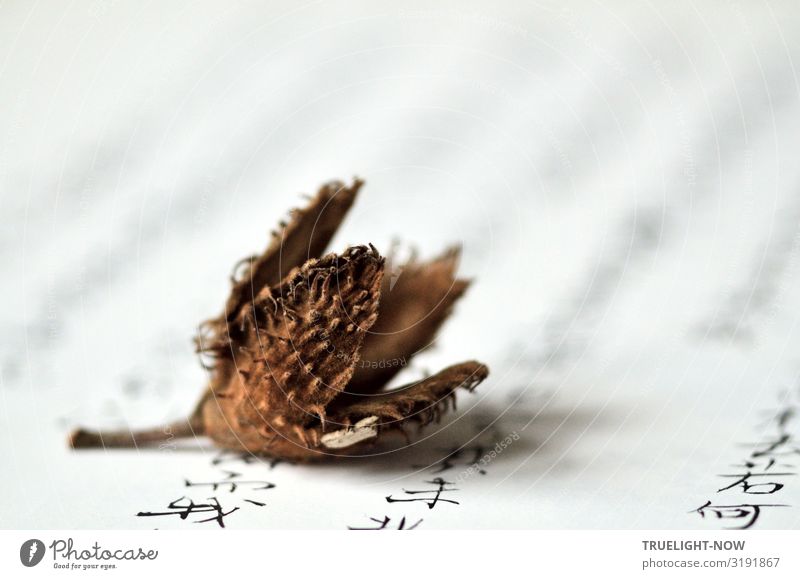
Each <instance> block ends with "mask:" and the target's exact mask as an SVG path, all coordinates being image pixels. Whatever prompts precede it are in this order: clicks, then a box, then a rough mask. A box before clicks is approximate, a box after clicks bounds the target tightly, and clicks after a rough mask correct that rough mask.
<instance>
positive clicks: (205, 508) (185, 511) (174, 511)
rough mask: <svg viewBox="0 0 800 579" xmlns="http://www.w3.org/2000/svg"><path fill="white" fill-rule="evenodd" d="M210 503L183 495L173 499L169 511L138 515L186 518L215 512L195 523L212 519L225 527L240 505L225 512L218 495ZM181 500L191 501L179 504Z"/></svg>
mask: <svg viewBox="0 0 800 579" xmlns="http://www.w3.org/2000/svg"><path fill="white" fill-rule="evenodd" d="M207 500H208V501H209V502H208V503H195V502H194V501H193V500H191V499H188V498H186V497H181V498H179V499H177V500H174V501H172V502H171V503H170V504H169V506H168V507H167V508H168V509H170V510H169V511H164V512H161V513H152V512H147V513H143V512H140V513H136V516H137V517H163V516H167V515H178V516H179V517H180V518H181V520H186V519H187V518H188V517H189V515H193V514H195V513H215V514H214V516H212V517H209V518H207V519H202V520H199V521H193V522H195V523H208V522H210V521H216V522H217V523H218V524H219V526H220V527H223V528H224V527H225V522H224V520H223V519H224V518H225V517H226V516H228V515H230V514H231V513H232V512H234V511H238V510H239V507H234V508H232V509H231V510H230V511H228V512H225V511H224V510H223V509H222V506H221V505H220V504H219V501H218V500H217V498H216V497H211V498H209V499H207ZM181 501H189V503H188V504H179V503H180V502H181Z"/></svg>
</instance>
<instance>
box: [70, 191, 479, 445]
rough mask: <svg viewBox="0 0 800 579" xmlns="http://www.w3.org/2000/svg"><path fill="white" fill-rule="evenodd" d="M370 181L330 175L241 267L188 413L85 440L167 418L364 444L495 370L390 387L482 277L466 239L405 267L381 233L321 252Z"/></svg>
mask: <svg viewBox="0 0 800 579" xmlns="http://www.w3.org/2000/svg"><path fill="white" fill-rule="evenodd" d="M361 186H362V181H360V180H355V181H354V182H353V184H352V185H351V186H349V187H347V186H345V185H344V184H342V183H340V182H333V183H329V184H326V185H324V186H323V187H322V188H321V189H320V190H319V192H318V193H317V195H316V196H315V197H313V198H312V199H311V202H310V203H309V204H308V206H307V207H305V208H303V209H295V210H294V211H292V212H291V214H290V219H289V221H288V222H285V223H284V222H282V223H281V225H280V228H279V230H278V231H275V232H273V234H272V241H271V243H270V244H269V246H268V247H267V249H266V250H265V251H264V252H263V253H262V254H261V255H259V256H253V257H251V258H248V259H246V260H243V262H241V263H240V266H243V267H237V269H243V271H242V273H240V274H239V275H238V276H235V277H234V279H233V287H232V289H231V294H230V297H229V298H228V300H227V302H226V305H225V310H224V311H223V313H222V314H220V316H218V317H216V318H214V319H212V320H208V321H207V322H204V323H203V324H201V329H200V332H199V335H198V337H197V339H196V343H197V348H198V351H199V352H200V353H201V355H203V356H204V357H206V359H208V360H209V364H208V368H209V370H210V373H211V374H210V380H209V384H208V387H207V388H206V390H205V391H204V393H203V395H202V396H201V398H200V401H199V402H198V404H197V407H196V409H195V411H194V412H193V413H192V415H191V416H190V417H189V418H188V419H187V420H185V421H179V422H177V423H175V424H174V425H169V427H168V428H161V429H154V430H151V431H144V432H111V433H103V432H91V431H87V430H78V431H76V432H75V433H73V435H72V437H71V444H72V446H73V447H75V448H84V447H96V446H138V445H140V444H150V443H154V442H158V441H160V440H163V439H164V438H165V436H163V433H165V432H167V431H168V432H169V433H170V434H169V435H170V437H174V436H181V435H185V436H191V435H201V434H205V435H207V436H209V437H210V438H211V439H212V440H213V441H214V443H215V444H216V445H218V446H219V447H222V448H227V449H233V450H237V451H246V452H251V453H254V454H258V455H264V456H270V457H276V458H285V459H300V460H304V459H312V458H320V457H324V456H328V455H348V454H355V453H361V452H363V451H364V449H365V448H367V447H369V446H370V445H372V444H374V442H375V441H376V440H378V439H380V438H382V436H383V435H384V434H385V433H387V432H390V431H393V430H397V431H401V432H403V433H404V434H406V433H407V429H408V427H409V425H411V424H417V425H419V426H424V425H426V424H428V423H430V422H431V421H434V420H438V419H439V417H440V416H441V414H442V413H443V412H444V411H446V410H447V408H448V403H449V402H450V401H453V406H454V405H455V403H454V396H455V391H456V390H457V389H458V388H465V389H468V390H472V389H473V388H474V387H475V386H477V384H479V383H480V382H481V381H482V380H484V379H485V378H486V376H487V375H488V369H487V368H486V366H484V365H483V364H480V363H478V362H464V363H461V364H457V365H454V366H450V367H448V368H446V369H444V370H442V371H441V372H438V373H437V374H434V375H433V376H430V377H428V378H426V379H424V380H421V381H418V382H415V383H412V384H408V385H406V386H402V387H399V388H396V389H393V390H388V391H387V390H386V388H385V387H386V384H387V382H388V381H389V380H391V379H392V378H393V377H394V376H395V374H396V373H397V372H398V371H399V370H401V369H402V367H404V366H406V365H407V363H408V360H410V359H411V358H412V357H413V356H414V355H415V354H416V353H418V352H420V351H423V350H424V349H426V348H427V347H429V346H430V345H431V344H432V342H433V340H434V338H435V335H436V333H437V331H438V329H439V328H440V326H441V325H442V323H443V322H444V320H445V319H446V318H447V317H448V315H449V314H450V313H451V311H452V307H453V304H454V303H455V302H456V301H457V300H458V298H460V297H461V296H462V295H463V294H464V292H465V290H466V289H467V287H468V285H469V284H468V282H467V281H465V280H461V279H458V278H456V273H455V272H456V268H457V264H458V258H459V253H460V252H459V250H458V249H457V248H453V249H450V250H448V251H447V252H445V253H444V254H443V255H442V256H440V257H438V258H436V259H434V260H432V261H428V262H420V261H418V260H417V259H416V257H415V256H412V258H411V259H410V260H409V261H408V262H407V263H405V264H404V265H403V266H402V267H401V268H400V275H399V276H395V279H393V280H390V276H388V275H384V267H385V260H384V258H383V257H381V256H380V255H379V254H378V252H377V250H376V249H375V248H374V247H372V246H355V247H350V248H348V249H347V250H346V251H344V252H343V253H341V254H338V255H337V254H329V255H325V256H324V257H321V255H322V252H323V251H324V250H325V248H326V247H327V245H328V243H329V242H330V240H331V238H332V237H333V235H334V233H335V232H336V230H337V229H338V227H339V225H340V224H341V222H342V220H343V219H344V217H345V215H346V214H347V212H348V210H349V209H350V207H351V206H352V204H353V202H354V200H355V198H356V196H357V193H358V191H359V189H360V188H361ZM392 259H394V256H392ZM361 360H363V362H364V363H359V362H360V361H361ZM400 361H402V363H399V362H400ZM159 433H161V435H160V434H159Z"/></svg>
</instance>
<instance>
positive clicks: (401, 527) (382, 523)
mask: <svg viewBox="0 0 800 579" xmlns="http://www.w3.org/2000/svg"><path fill="white" fill-rule="evenodd" d="M369 520H370V521H375V522H376V523H378V526H377V527H347V528H348V529H349V530H350V531H385V530H387V529H389V523H390V522H391V520H392V519H390V518H389V517H388V516H386V517H383V520H381V519H376V518H375V517H370V518H369ZM421 522H422V519H420V520H418V521H417V522H416V523H414V524H413V525H411V526H410V527H406V518H405V517H403V518H402V519H400V522H399V523H398V524H397V527H396V528H395V529H391V530H397V531H411V530H413V529H416V528H417V527H418V526H419V524H420V523H421Z"/></svg>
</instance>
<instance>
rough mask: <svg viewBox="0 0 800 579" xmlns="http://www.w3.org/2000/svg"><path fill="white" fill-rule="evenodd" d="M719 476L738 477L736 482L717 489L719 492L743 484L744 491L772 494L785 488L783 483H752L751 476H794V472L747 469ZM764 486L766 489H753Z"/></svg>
mask: <svg viewBox="0 0 800 579" xmlns="http://www.w3.org/2000/svg"><path fill="white" fill-rule="evenodd" d="M719 476H721V477H726V478H736V479H737V480H735V481H734V482H732V483H731V484H729V485H728V486H726V487H722V488H721V489H719V490H717V492H718V493H721V492H722V491H727V490H730V489H732V488H733V487H735V486H739V485H741V487H742V492H744V493H747V494H749V495H771V494H772V493H777V492H778V491H779V490H781V489H782V488H783V486H784V485H783V483H778V482H765V483H751V482H749V481H750V478H751V477H757V476H769V477H774V476H794V473H793V472H771V473H754V472H750V471H747V472H746V473H744V474H721V475H719ZM762 487H765V489H764V490H753V489H758V488H762Z"/></svg>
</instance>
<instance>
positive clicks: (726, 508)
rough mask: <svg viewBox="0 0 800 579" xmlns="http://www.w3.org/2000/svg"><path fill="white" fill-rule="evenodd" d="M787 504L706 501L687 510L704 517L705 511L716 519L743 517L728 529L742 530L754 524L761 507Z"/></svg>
mask: <svg viewBox="0 0 800 579" xmlns="http://www.w3.org/2000/svg"><path fill="white" fill-rule="evenodd" d="M788 506H789V505H767V504H760V505H757V504H746V505H712V504H711V501H707V502H706V504H704V505H703V506H701V507H699V508H697V509H695V510H693V511H689V512H690V513H698V514H699V515H700V516H701V517H703V518H704V519H705V518H706V511H709V512H710V514H712V515H714V516H715V517H716V518H717V519H744V520H743V521H742V525H741V526H738V527H729V528H730V529H737V530H744V529H749V528H750V527H752V526H753V525H755V524H756V521H757V520H758V517H759V515H760V514H761V509H763V508H765V507H788Z"/></svg>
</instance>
